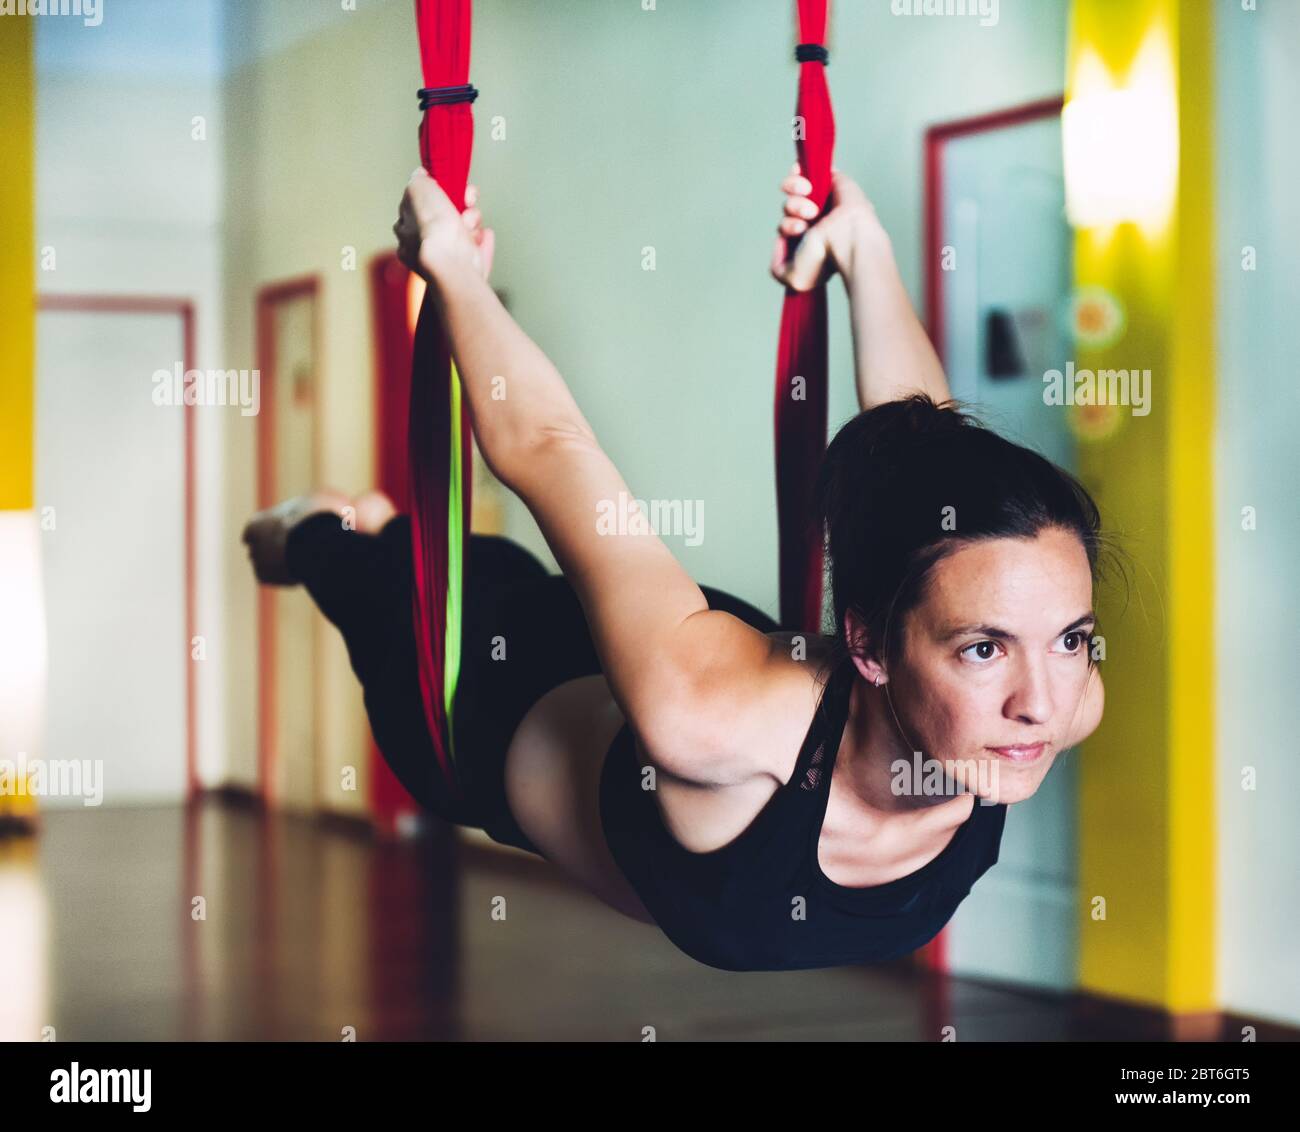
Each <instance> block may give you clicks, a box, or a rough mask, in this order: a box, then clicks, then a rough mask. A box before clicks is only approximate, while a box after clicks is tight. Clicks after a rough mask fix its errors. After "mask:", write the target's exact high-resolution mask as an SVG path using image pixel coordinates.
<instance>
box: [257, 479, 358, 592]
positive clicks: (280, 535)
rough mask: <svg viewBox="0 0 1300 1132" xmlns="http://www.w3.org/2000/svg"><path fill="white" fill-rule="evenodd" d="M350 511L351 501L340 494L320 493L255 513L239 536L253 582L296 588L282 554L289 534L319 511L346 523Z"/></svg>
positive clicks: (315, 492)
mask: <svg viewBox="0 0 1300 1132" xmlns="http://www.w3.org/2000/svg"><path fill="white" fill-rule="evenodd" d="M352 508H353V501H352V500H351V499H349V498H348V497H347V496H346V495H344V494H343V493H342V492H341V491H331V490H329V489H322V490H320V491H313V492H311V493H310V494H309V495H299V496H295V497H294V498H293V499H286V500H285V501H284V502H283V503H277V504H276V505H275V506H274V507H268V508H267V509H266V510H265V511H259V512H257V514H256V515H254V516H253V517H252V518H251V519H249V520H248V523H247V524H246V525H245V526H244V533H243V535H242V536H241V538H242V541H243V542H245V543H246V544H247V545H248V557H249V560H250V561H251V562H252V563H253V573H254V574H255V575H256V576H257V580H258V581H259V582H261V583H262V584H263V585H267V586H296V585H297V584H298V579H297V578H295V577H294V576H293V574H292V573H291V572H290V570H289V563H288V560H287V556H286V553H285V551H286V547H287V546H288V542H289V532H290V531H291V530H293V528H294V527H296V526H297V525H298V524H299V523H301V522H302V521H303V520H304V519H305V518H307V516H308V515H316V514H319V513H320V512H321V511H333V512H334V513H335V514H336V515H339V516H341V517H342V518H343V520H344V522H345V523H346V522H347V519H348V517H349V515H350V514H351V513H352Z"/></svg>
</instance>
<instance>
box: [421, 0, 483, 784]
mask: <svg viewBox="0 0 1300 1132" xmlns="http://www.w3.org/2000/svg"><path fill="white" fill-rule="evenodd" d="M415 18H416V24H417V27H418V29H419V35H420V61H421V65H422V68H423V74H424V86H425V88H426V89H425V90H422V91H421V104H422V105H424V104H425V103H426V102H427V101H429V91H432V90H439V91H445V90H446V88H459V90H458V91H456V92H454V93H453V95H452V97H463V96H464V95H465V94H466V93H467V92H468V91H470V90H472V88H470V87H469V41H470V0H415ZM441 97H446V96H445V95H443V96H434V100H433V104H432V105H428V107H427V109H425V112H424V119H423V121H422V122H421V123H420V157H421V160H422V161H423V163H424V168H425V170H426V171H427V172H428V174H429V176H431V177H433V178H434V179H435V180H436V181H437V182H438V184H439V185H440V186H441V187H442V190H443V192H445V193H446V194H447V196H448V197H449V198H450V200H451V203H452V204H454V205H455V206H456V208H457V209H460V210H461V211H464V208H465V186H466V184H467V183H468V180H469V162H470V155H471V152H472V151H473V147H474V115H473V112H472V111H471V110H470V105H471V102H472V98H467V99H465V100H462V101H441V100H440V98H441ZM432 304H433V298H432V296H430V295H428V294H427V293H426V296H425V301H424V305H423V307H422V308H421V310H420V318H419V321H418V322H417V324H416V329H415V347H414V360H413V362H412V368H411V410H410V419H409V437H408V443H409V448H408V451H409V460H410V488H411V492H410V500H411V559H412V567H413V569H414V595H413V599H412V616H413V617H414V621H415V640H416V651H417V655H418V657H419V664H420V693H421V697H422V699H423V701H424V716H425V722H426V723H427V724H428V726H429V735H430V737H431V738H432V740H433V748H434V752H435V753H436V755H437V757H438V763H439V766H440V768H441V770H442V774H443V776H444V778H445V780H446V783H447V785H448V786H449V787H450V788H451V790H452V791H453V793H454V795H455V796H456V797H457V798H460V797H462V796H463V794H462V790H461V783H460V781H459V779H458V777H457V775H456V774H455V772H454V769H453V768H454V761H455V752H454V749H453V745H452V729H451V715H450V710H451V706H452V703H453V698H454V694H455V682H456V676H457V674H458V672H459V667H460V665H459V647H460V623H459V622H460V594H461V592H462V587H463V584H464V574H465V570H466V567H467V566H468V556H467V551H468V547H469V537H468V534H469V530H470V504H471V498H470V496H471V487H472V476H470V475H468V474H465V471H466V469H470V468H472V466H473V465H472V463H471V458H472V452H473V439H472V436H471V434H470V422H469V408H468V404H467V403H466V402H465V400H464V398H462V397H461V396H460V378H459V376H458V375H457V374H456V372H455V367H454V366H453V365H452V360H451V353H450V348H449V345H448V343H447V340H446V335H445V334H444V333H443V329H442V323H441V321H440V320H439V318H438V312H437V311H436V310H435V309H434V307H433V305H432ZM448 644H450V645H451V648H450V649H449V648H448V647H447V646H448Z"/></svg>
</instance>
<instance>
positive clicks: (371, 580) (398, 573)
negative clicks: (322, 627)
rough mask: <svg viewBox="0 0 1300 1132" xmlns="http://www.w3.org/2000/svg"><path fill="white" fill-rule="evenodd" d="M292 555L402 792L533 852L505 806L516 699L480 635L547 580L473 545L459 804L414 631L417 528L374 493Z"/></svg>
mask: <svg viewBox="0 0 1300 1132" xmlns="http://www.w3.org/2000/svg"><path fill="white" fill-rule="evenodd" d="M286 550H287V572H288V573H289V574H290V575H291V576H292V577H293V578H294V579H295V580H298V581H301V582H302V584H303V585H304V586H305V587H306V589H307V590H308V592H309V593H310V594H311V596H312V598H313V600H314V601H315V602H316V604H317V606H318V607H319V608H320V610H321V612H322V613H323V614H324V615H325V616H326V618H328V619H329V620H330V621H331V622H332V623H333V624H334V625H335V626H336V627H337V628H338V629H339V630H340V632H341V633H342V635H343V639H344V642H345V643H346V645H347V648H348V656H349V659H350V661H351V663H352V668H353V671H354V672H355V673H356V675H357V678H358V679H359V680H360V682H361V685H362V689H363V692H364V698H365V704H366V713H367V715H368V716H369V719H370V726H371V731H372V733H373V734H374V737H375V742H376V744H377V745H378V747H379V749H380V752H381V753H382V754H383V756H384V759H385V761H387V762H388V764H389V766H390V767H391V768H392V770H393V773H394V774H395V775H396V776H397V778H398V780H399V781H400V782H401V783H402V785H403V786H404V787H405V788H406V790H407V791H408V792H409V793H410V794H411V795H412V797H414V798H415V799H416V800H417V801H418V802H420V804H421V805H422V806H424V807H425V808H427V809H429V810H431V811H432V812H434V813H437V814H438V815H440V816H441V817H443V818H445V819H446V820H448V821H452V822H455V823H457V824H462V825H469V826H475V827H479V828H484V829H486V830H487V831H488V833H489V834H491V835H492V836H493V837H494V838H495V839H496V840H498V841H502V842H504V843H506V844H510V845H515V846H518V847H519V848H522V849H527V850H529V851H531V852H536V849H534V848H533V846H532V845H531V843H530V842H529V841H528V839H527V837H525V836H524V835H523V833H522V831H521V830H519V828H518V826H517V824H516V823H515V822H514V819H513V818H512V817H511V816H510V814H509V811H508V809H507V808H506V807H505V805H504V779H503V775H502V773H501V768H502V766H503V765H504V757H505V750H504V748H502V749H500V750H498V749H497V748H498V742H497V735H498V730H497V727H496V726H495V724H496V723H498V722H499V721H500V718H501V711H502V708H503V706H504V705H505V704H507V703H509V702H510V701H511V700H512V698H513V693H514V692H516V691H518V689H516V688H513V687H511V686H510V685H509V683H508V682H504V681H503V680H501V679H498V677H504V675H505V673H504V671H503V670H501V669H492V668H491V667H490V666H491V650H492V642H491V640H490V639H489V638H486V637H484V635H483V627H485V626H486V627H490V626H491V625H492V624H493V622H492V618H491V616H490V610H491V609H492V608H493V607H494V604H495V602H496V600H497V598H498V596H499V595H500V594H501V593H503V592H506V591H512V590H515V589H517V588H518V587H519V586H520V585H522V584H526V583H535V582H537V581H538V580H540V579H544V578H546V577H547V571H546V568H545V567H544V566H543V565H542V564H541V563H540V562H539V561H538V560H537V559H536V558H535V557H534V556H533V555H531V554H529V553H528V551H526V550H524V549H523V548H522V547H520V546H518V545H517V544H515V543H513V542H512V541H510V540H509V539H506V538H502V537H499V536H495V535H477V534H471V536H470V542H469V562H468V568H467V570H466V589H465V593H464V595H463V610H464V620H463V624H462V649H461V657H462V659H461V670H460V679H459V681H458V686H457V693H456V701H455V704H454V707H453V729H454V734H455V738H456V743H457V746H456V774H457V784H458V785H459V786H460V788H461V791H462V794H463V798H462V800H460V801H457V799H456V798H455V795H454V793H453V792H452V791H451V789H450V784H449V783H447V782H446V781H444V780H443V778H442V772H441V771H440V769H439V767H438V760H437V757H436V754H435V752H434V749H433V744H432V741H431V740H430V738H429V733H428V727H427V724H426V721H425V716H424V706H423V700H422V697H421V692H420V685H419V663H418V658H417V652H416V649H417V645H416V640H415V633H414V627H413V624H412V620H411V617H412V606H411V587H412V584H413V582H412V570H411V527H410V519H409V517H408V516H405V515H396V514H395V512H394V508H393V506H392V503H391V501H390V500H388V499H387V497H386V496H383V495H381V494H380V493H367V494H366V495H362V496H358V497H357V498H356V499H355V500H352V501H350V508H349V507H344V508H342V509H340V510H339V511H334V510H327V511H322V512H319V513H316V514H313V515H310V516H309V517H307V518H306V519H303V520H301V521H300V522H299V523H298V524H297V525H296V526H295V527H294V528H293V529H292V530H291V531H290V533H289V537H288V539H287V546H286ZM480 645H482V647H479V646H480ZM525 710H526V709H525ZM507 739H508V736H507Z"/></svg>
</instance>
